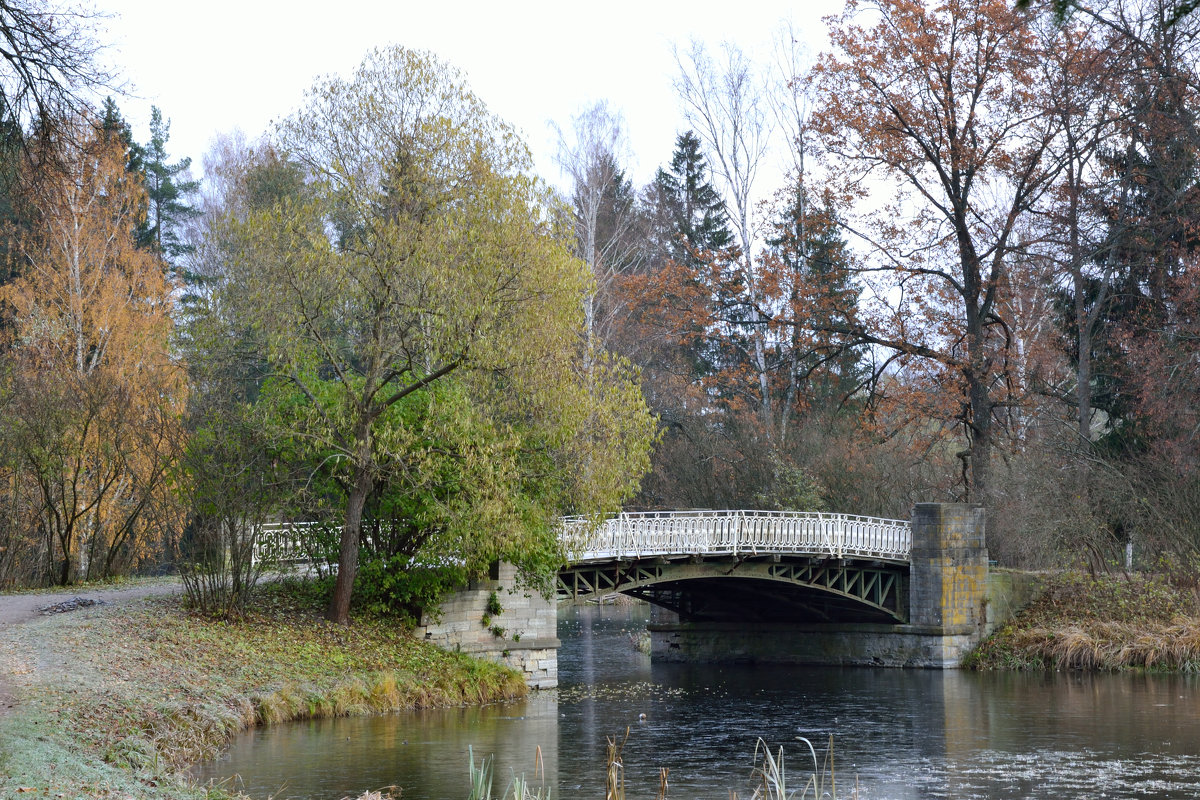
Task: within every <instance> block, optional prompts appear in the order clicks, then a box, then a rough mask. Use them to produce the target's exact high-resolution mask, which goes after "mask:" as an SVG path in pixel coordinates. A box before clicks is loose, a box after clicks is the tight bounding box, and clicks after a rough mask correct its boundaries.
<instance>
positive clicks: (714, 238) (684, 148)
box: [654, 131, 733, 266]
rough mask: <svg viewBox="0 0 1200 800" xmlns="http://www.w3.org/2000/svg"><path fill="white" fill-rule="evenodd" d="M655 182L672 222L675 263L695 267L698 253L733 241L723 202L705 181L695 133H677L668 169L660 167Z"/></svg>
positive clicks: (704, 165)
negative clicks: (677, 136)
mask: <svg viewBox="0 0 1200 800" xmlns="http://www.w3.org/2000/svg"><path fill="white" fill-rule="evenodd" d="M654 182H655V184H656V187H657V189H658V192H657V194H658V197H659V198H660V202H661V203H662V204H663V205H664V206H665V208H664V211H665V212H666V215H667V218H668V219H669V220H670V222H671V223H672V228H673V230H672V231H671V233H672V234H673V235H671V236H670V237H669V242H668V248H669V250H668V254H669V255H670V257H671V258H673V259H675V261H676V262H678V263H680V264H688V265H693V266H694V265H695V264H696V263H697V261H698V257H699V254H700V253H703V252H715V251H719V250H722V249H724V248H727V247H729V246H730V244H732V242H733V232H732V231H731V230H730V229H729V219H728V217H727V216H726V214H725V205H724V203H723V202H722V201H721V196H720V195H719V194H717V190H716V189H714V188H713V187H712V184H711V183H709V182H708V164H707V162H706V161H705V159H704V153H703V152H702V151H701V143H700V139H699V138H698V137H697V136H696V134H694V133H693V132H691V131H687V132H686V133H682V134H680V135H679V138H678V139H676V141H675V153H674V154H673V155H672V156H671V166H670V168H669V169H662V168H660V169H659V170H658V174H657V175H656V176H655V178H654Z"/></svg>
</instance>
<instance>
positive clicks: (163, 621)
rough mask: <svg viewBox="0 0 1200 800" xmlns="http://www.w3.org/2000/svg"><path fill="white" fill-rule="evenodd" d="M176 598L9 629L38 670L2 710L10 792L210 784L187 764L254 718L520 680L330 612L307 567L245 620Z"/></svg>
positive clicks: (450, 697)
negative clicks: (15, 701) (325, 613)
mask: <svg viewBox="0 0 1200 800" xmlns="http://www.w3.org/2000/svg"><path fill="white" fill-rule="evenodd" d="M180 602H181V601H180V599H179V598H177V597H162V598H155V599H147V600H145V601H141V602H137V603H128V604H120V605H111V606H98V607H93V608H89V609H85V610H81V611H75V612H71V613H69V614H62V615H55V616H54V617H48V618H45V619H42V620H38V621H36V622H34V623H31V624H30V625H28V626H25V627H23V628H20V629H17V631H16V632H15V633H13V632H10V636H9V638H10V639H11V641H6V642H5V643H4V644H5V645H6V646H7V647H8V648H9V649H8V651H6V652H5V653H4V655H6V656H7V657H9V658H11V660H12V663H14V664H16V665H17V666H16V668H15V673H16V674H18V675H19V678H20V679H21V680H24V681H28V685H26V686H24V687H23V688H22V689H21V691H20V694H21V701H22V702H21V705H20V707H19V708H18V709H17V713H15V714H10V715H9V716H8V717H6V718H0V753H5V754H6V755H7V757H6V758H4V760H2V761H0V796H3V797H8V796H17V797H20V796H22V795H28V796H34V795H33V794H30V793H28V792H22V791H20V790H21V789H29V788H33V789H36V791H37V793H38V796H50V797H54V796H56V794H58V795H61V796H62V797H68V798H69V797H109V796H112V797H122V798H128V797H135V798H159V797H192V796H194V797H203V796H205V795H204V794H203V793H201V792H200V791H198V790H196V789H195V788H194V787H193V788H190V789H188V788H183V787H181V784H180V780H179V778H178V774H179V772H178V771H179V770H180V769H181V768H182V767H184V766H186V765H187V764H190V763H192V762H195V761H198V760H202V759H206V758H210V757H212V756H214V755H215V754H216V753H217V752H218V750H219V748H220V747H221V746H222V745H223V744H224V743H225V742H226V741H227V740H228V738H229V737H230V736H231V735H232V734H234V733H236V732H237V731H240V730H242V729H244V728H245V727H247V726H250V725H254V724H259V723H278V722H284V721H288V720H294V719H302V718H311V717H327V716H338V715H348V714H365V713H373V712H385V711H395V710H403V709H411V708H418V707H430V706H446V705H462V704H475V703H485V702H492V701H496V700H501V699H506V698H512V697H516V696H520V695H523V694H524V693H525V691H526V690H525V685H524V682H523V679H522V677H521V676H520V675H518V674H517V673H516V672H514V671H512V670H510V669H507V668H504V667H501V666H498V665H496V664H492V663H490V662H481V661H477V660H474V659H471V658H469V657H467V656H464V655H460V654H455V653H449V652H445V651H443V650H439V649H438V648H436V647H433V646H432V645H428V644H426V643H425V642H423V641H418V640H416V639H414V638H413V637H412V636H411V634H410V631H408V630H406V629H405V628H403V627H401V626H399V625H393V624H389V623H387V622H386V621H381V620H361V619H360V620H355V621H354V622H353V623H352V624H351V625H350V626H340V625H334V624H332V623H328V622H326V621H324V620H323V619H322V618H321V616H320V613H319V610H318V608H317V605H316V598H314V597H313V596H311V594H309V593H308V591H307V589H306V587H305V586H304V585H303V584H301V583H296V584H279V585H277V586H271V587H268V589H267V591H266V594H265V596H264V598H263V602H262V603H261V604H260V605H259V607H258V608H257V610H255V611H254V612H253V613H250V614H247V615H246V616H245V617H244V618H242V619H239V620H235V621H216V620H212V619H208V618H204V617H201V616H198V615H194V614H190V613H188V612H187V611H186V610H185V609H183V608H182V607H181V604H180ZM2 666H3V662H0V667H2ZM181 792H182V794H181ZM43 793H45V794H43ZM218 794H219V793H218Z"/></svg>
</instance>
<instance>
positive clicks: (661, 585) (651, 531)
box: [557, 511, 912, 623]
mask: <svg viewBox="0 0 1200 800" xmlns="http://www.w3.org/2000/svg"><path fill="white" fill-rule="evenodd" d="M562 536H563V540H564V544H565V546H566V549H567V553H568V558H569V564H568V566H567V567H565V568H564V569H563V570H561V571H560V573H559V576H558V584H557V595H558V597H559V599H583V598H591V597H599V596H603V595H607V594H611V593H614V592H620V593H624V594H628V595H632V596H635V597H641V598H643V599H646V600H648V601H650V602H652V603H655V604H656V605H660V606H663V607H665V608H668V609H670V610H672V611H675V612H677V613H678V614H679V615H680V617H681V619H718V620H719V619H726V620H728V621H752V620H771V619H805V620H809V621H815V622H822V621H861V622H885V623H896V622H906V621H907V619H908V598H907V585H908V563H909V553H910V550H911V543H912V529H911V524H910V523H909V522H908V521H907V520H894V519H881V518H877V517H862V516H853V515H848V514H826V513H819V512H775V511H673V512H647V513H626V514H620V515H618V516H616V517H612V518H610V519H606V520H603V521H600V522H597V521H594V520H588V519H584V518H568V519H566V520H564V526H563V533H562ZM781 590H782V591H781Z"/></svg>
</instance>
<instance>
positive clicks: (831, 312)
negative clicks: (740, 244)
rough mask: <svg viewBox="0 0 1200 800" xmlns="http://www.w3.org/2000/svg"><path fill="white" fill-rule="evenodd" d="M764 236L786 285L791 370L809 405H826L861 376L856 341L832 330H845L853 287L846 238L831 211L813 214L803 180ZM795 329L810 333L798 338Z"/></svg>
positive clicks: (850, 389) (863, 370)
mask: <svg viewBox="0 0 1200 800" xmlns="http://www.w3.org/2000/svg"><path fill="white" fill-rule="evenodd" d="M774 229H775V235H774V236H773V237H771V238H768V239H767V244H768V246H769V247H770V248H771V249H772V250H773V252H774V255H775V257H776V258H777V259H778V261H779V265H780V268H781V269H780V271H781V273H782V274H783V276H784V277H783V279H782V281H781V282H782V283H783V284H784V285H787V286H788V297H787V298H786V302H787V304H788V306H789V309H788V311H787V314H786V316H788V317H791V318H793V320H794V322H793V326H794V328H795V330H796V332H797V335H795V336H793V337H792V341H791V342H790V348H792V349H793V350H794V351H795V352H794V353H793V358H792V359H791V361H792V367H791V368H792V369H793V370H795V372H796V375H795V380H796V381H797V382H798V388H799V390H800V392H801V394H802V396H803V397H806V398H808V402H809V404H810V405H820V406H825V407H828V406H829V405H830V404H837V403H839V402H841V401H843V400H844V399H845V398H846V397H848V396H849V395H851V394H852V393H853V392H854V391H855V390H856V389H857V388H858V387H859V386H860V385H861V384H862V382H863V380H864V379H865V377H866V366H865V364H864V363H863V362H864V355H865V351H866V348H865V347H864V346H862V345H857V346H852V345H848V344H846V342H845V337H844V336H843V335H841V334H839V333H837V331H839V330H849V329H851V327H852V323H853V321H854V320H853V317H854V316H855V314H856V310H857V307H858V296H859V289H858V288H857V287H855V285H854V283H853V282H852V281H851V280H850V271H849V269H848V267H849V256H848V253H847V250H846V241H845V239H843V238H842V237H841V235H840V234H839V232H838V228H837V225H836V224H835V223H834V214H833V210H832V209H830V208H828V207H826V208H824V209H821V210H820V211H818V212H817V213H813V209H812V200H811V199H810V198H809V197H808V196H807V192H806V190H805V188H804V187H803V185H801V186H798V187H796V189H795V192H794V194H793V195H792V198H791V202H789V203H788V204H787V205H786V206H785V207H784V208H783V209H782V210H781V213H780V216H779V218H778V219H777V220H776V222H775V225H774ZM800 329H807V330H808V331H809V332H810V333H808V334H807V335H806V336H803V337H801V336H800V335H799V331H800Z"/></svg>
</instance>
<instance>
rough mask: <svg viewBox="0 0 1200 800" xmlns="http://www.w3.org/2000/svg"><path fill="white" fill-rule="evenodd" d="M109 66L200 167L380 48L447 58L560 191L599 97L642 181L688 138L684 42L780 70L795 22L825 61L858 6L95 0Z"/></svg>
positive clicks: (779, 1) (173, 145) (144, 126)
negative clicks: (782, 34) (682, 91)
mask: <svg viewBox="0 0 1200 800" xmlns="http://www.w3.org/2000/svg"><path fill="white" fill-rule="evenodd" d="M95 2H96V7H97V9H98V10H99V11H100V12H101V13H107V14H111V15H112V16H111V18H110V19H108V20H106V21H105V22H104V23H103V24H104V25H105V26H106V27H107V34H105V33H104V32H101V34H100V38H101V40H102V41H107V42H109V43H111V45H112V46H111V49H110V50H109V53H108V56H109V59H108V60H109V61H110V62H111V63H112V64H113V65H114V66H116V68H117V69H119V70H120V71H121V73H122V75H123V76H124V78H125V79H126V80H127V81H128V82H129V91H130V96H126V97H118V98H117V102H118V104H119V105H120V106H121V109H122V111H123V112H124V113H125V116H126V117H127V118H128V119H129V120H130V122H131V124H132V125H133V127H134V136H135V138H136V139H137V140H138V141H146V139H148V138H149V136H148V120H149V114H150V106H151V105H152V104H153V105H157V106H158V107H159V108H160V109H162V112H163V114H164V115H165V116H166V117H168V118H170V120H171V140H170V142H169V144H168V149H169V152H170V153H171V155H172V156H173V157H174V158H179V157H182V156H191V157H192V159H193V161H194V163H195V164H196V165H199V164H200V163H201V161H202V157H203V154H204V152H205V151H206V150H207V149H208V146H209V143H210V142H211V140H212V138H213V137H214V136H215V135H216V134H218V133H223V132H228V131H231V130H233V129H235V128H240V129H241V130H243V131H244V132H245V133H246V134H247V135H248V136H250V137H251V138H253V137H256V136H257V135H259V134H260V133H262V132H263V131H265V130H266V129H267V127H268V125H269V124H270V121H271V120H272V119H278V118H280V117H282V116H286V115H287V114H288V113H289V112H290V111H291V110H292V109H294V108H295V107H296V106H297V105H299V103H300V101H301V99H302V95H303V92H304V90H305V89H307V88H308V87H309V86H311V85H312V82H313V79H314V78H315V77H316V76H318V75H323V74H327V73H331V72H333V73H339V74H348V73H349V72H350V71H351V70H353V69H354V67H355V66H357V64H358V63H359V61H361V60H362V57H363V55H364V54H365V53H366V52H367V51H368V50H369V49H371V48H373V47H376V46H384V45H390V44H401V45H404V46H406V47H412V48H420V49H428V50H432V51H433V52H434V53H436V54H437V55H438V56H440V57H441V58H442V59H443V60H445V61H447V62H449V63H451V64H453V65H454V66H456V67H458V68H459V69H461V70H463V71H464V72H465V73H466V74H467V77H468V80H469V82H470V85H471V87H472V89H473V90H474V91H475V93H476V94H477V95H479V96H480V97H481V98H482V99H483V100H484V102H486V103H487V104H488V105H489V107H491V109H492V110H493V111H494V112H495V113H497V114H498V115H500V116H501V117H502V118H504V119H506V120H508V121H509V122H510V123H512V124H514V125H515V126H517V127H518V128H519V129H521V130H522V131H523V132H524V135H525V139H526V141H527V142H528V144H529V146H530V147H531V149H532V150H533V152H534V158H535V161H536V165H537V169H538V171H539V172H540V174H541V175H542V176H543V177H545V178H546V179H548V180H551V181H552V182H555V183H557V182H559V174H558V168H557V166H556V165H555V163H554V161H553V154H554V136H553V134H552V133H551V131H550V129H549V127H548V122H549V121H554V122H557V123H558V124H560V125H562V126H563V127H564V128H566V127H567V126H568V125H569V123H570V117H571V115H572V114H576V113H578V112H579V111H581V110H583V109H584V108H585V107H587V106H588V105H590V104H591V103H592V102H594V101H597V100H608V101H609V103H610V106H611V107H613V108H615V109H618V110H620V111H621V112H622V113H623V115H624V117H625V123H626V126H625V127H626V132H627V134H628V138H629V140H630V144H631V149H632V151H633V163H632V164H631V165H630V166H631V170H630V174H631V177H632V178H633V179H634V181H635V183H637V184H639V185H640V184H641V183H644V182H645V181H647V180H649V178H650V177H651V176H652V175H653V172H654V170H655V169H656V168H657V167H658V166H659V165H661V164H662V163H664V162H665V161H666V160H667V159H668V158H669V157H670V154H671V151H672V149H673V147H674V141H675V136H676V135H677V134H678V133H680V132H682V131H683V130H684V129H686V125H685V123H684V122H683V116H682V112H681V109H680V106H679V102H678V100H677V99H676V96H675V92H674V89H673V87H672V81H673V80H674V77H675V74H676V72H677V68H676V66H675V62H674V59H673V56H672V51H671V45H672V43H676V42H677V43H679V44H680V46H681V47H686V46H687V44H688V42H689V40H690V39H693V38H695V39H698V40H701V41H704V42H706V43H709V44H710V45H712V46H714V47H715V46H717V45H718V44H719V43H720V42H722V41H725V40H728V41H732V42H735V43H737V44H738V45H740V46H741V47H742V48H743V49H744V50H746V51H747V52H752V53H754V54H755V55H756V58H758V59H761V62H762V63H763V64H764V65H765V64H766V62H767V60H768V59H769V58H770V57H771V47H772V38H773V36H774V35H775V33H776V31H778V30H779V28H780V26H781V25H782V24H784V23H785V22H786V21H788V20H790V21H791V24H792V26H793V29H794V30H795V31H797V32H798V33H799V36H798V38H802V39H804V40H805V41H806V42H807V43H808V46H809V48H810V49H811V51H812V52H813V54H815V53H817V52H819V51H820V50H821V49H823V47H824V41H825V25H824V24H823V23H822V22H821V18H822V17H823V16H825V15H828V14H832V13H838V12H840V11H841V7H842V0H807V2H805V1H804V0H801V2H795V0H793V1H792V2H785V0H761V2H760V1H759V0H741V2H737V0H734V1H733V2H731V1H730V0H722V2H719V3H717V2H690V3H688V2H674V1H672V2H660V0H609V1H607V2H603V3H600V2H592V3H575V2H570V0H544V1H543V0H539V2H504V0H490V2H488V1H486V0H485V1H479V0H467V1H464V2H452V1H451V0H445V1H444V2H442V3H438V0H420V2H410V1H409V0H396V1H394V2H369V1H368V0H340V2H333V3H329V2H324V3H320V4H317V3H311V2H304V1H301V2H276V1H275V0H271V1H269V2H267V1H260V0H238V1H235V0H208V1H207V2H203V3H200V2H178V1H176V2H163V0H95Z"/></svg>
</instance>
